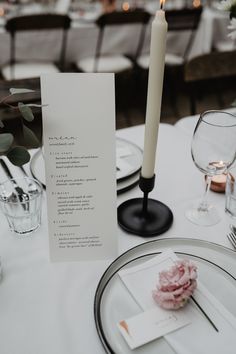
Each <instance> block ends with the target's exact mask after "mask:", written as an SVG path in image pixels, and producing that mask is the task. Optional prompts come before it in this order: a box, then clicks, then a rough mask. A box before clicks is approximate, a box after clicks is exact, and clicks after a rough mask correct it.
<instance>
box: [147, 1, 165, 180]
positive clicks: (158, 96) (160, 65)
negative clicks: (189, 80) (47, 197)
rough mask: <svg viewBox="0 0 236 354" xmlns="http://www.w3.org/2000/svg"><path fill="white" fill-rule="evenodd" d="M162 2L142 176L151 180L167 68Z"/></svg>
mask: <svg viewBox="0 0 236 354" xmlns="http://www.w3.org/2000/svg"><path fill="white" fill-rule="evenodd" d="M163 3H164V0H160V4H161V7H160V10H158V11H157V12H156V15H155V18H154V20H153V22H152V31H151V45H150V63H149V75H148V93H147V108H146V119H145V137H144V151H143V164H142V170H141V175H142V177H144V178H151V177H153V175H154V169H155V159H156V147H157V138H158V129H159V124H160V114H161V100H162V89H163V77H164V67H165V51H166V35H167V22H166V19H165V12H164V10H163V9H162V6H163Z"/></svg>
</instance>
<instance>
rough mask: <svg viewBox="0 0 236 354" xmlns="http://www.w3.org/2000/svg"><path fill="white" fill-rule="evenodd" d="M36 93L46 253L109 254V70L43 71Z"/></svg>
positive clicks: (112, 231) (112, 251)
mask: <svg viewBox="0 0 236 354" xmlns="http://www.w3.org/2000/svg"><path fill="white" fill-rule="evenodd" d="M41 96H42V104H43V105H44V106H43V109H42V114H43V141H44V159H45V171H46V172H45V173H46V185H47V208H48V226H49V245H50V255H51V259H52V260H53V261H76V260H99V259H112V258H114V257H115V256H116V253H117V241H116V230H117V220H116V163H115V162H116V161H115V95H114V75H113V74H79V73H78V74H75V73H69V74H61V73H60V74H52V75H42V76H41Z"/></svg>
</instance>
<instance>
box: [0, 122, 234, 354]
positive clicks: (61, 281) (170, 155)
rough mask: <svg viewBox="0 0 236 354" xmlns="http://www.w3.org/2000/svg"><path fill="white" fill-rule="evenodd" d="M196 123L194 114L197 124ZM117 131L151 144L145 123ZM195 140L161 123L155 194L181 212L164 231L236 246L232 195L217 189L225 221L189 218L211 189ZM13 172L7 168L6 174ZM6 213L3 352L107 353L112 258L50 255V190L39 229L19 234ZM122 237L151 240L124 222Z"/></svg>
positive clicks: (0, 320) (0, 324) (0, 312)
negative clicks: (103, 306)
mask: <svg viewBox="0 0 236 354" xmlns="http://www.w3.org/2000/svg"><path fill="white" fill-rule="evenodd" d="M186 122H188V120H186ZM194 124H195V121H194V120H193V124H192V128H190V130H191V129H192V130H193V128H194ZM117 136H119V137H122V138H125V139H128V140H130V141H133V142H135V143H136V144H138V145H139V146H140V147H143V137H144V126H143V125H141V126H136V127H132V128H127V129H123V130H119V131H117ZM190 141H191V134H188V133H186V132H185V131H183V130H182V129H181V128H177V127H175V126H171V125H168V124H161V126H160V130H159V139H158V148H157V159H156V184H155V188H154V190H153V192H152V193H151V197H152V198H154V199H155V198H156V199H159V200H160V201H162V202H164V203H166V204H167V205H168V206H169V207H170V208H171V209H172V211H173V214H174V222H173V225H172V227H171V228H170V229H169V231H168V232H166V233H165V234H163V235H162V237H167V238H168V237H174V238H175V237H186V238H197V239H203V240H209V241H212V242H216V243H219V244H221V245H224V246H228V247H230V244H229V241H228V240H227V238H226V233H227V232H228V231H229V223H230V219H229V218H228V217H227V216H226V214H225V213H224V202H225V200H224V199H225V198H224V195H222V194H216V193H213V192H210V197H211V199H212V201H213V202H214V203H215V204H216V205H217V207H218V209H219V211H220V214H221V217H222V220H221V222H220V223H219V224H217V225H215V226H212V227H199V226H196V225H194V224H192V223H190V222H189V221H187V219H186V218H185V215H184V211H185V209H186V207H187V206H188V205H189V203H190V202H191V201H192V199H193V198H195V197H197V196H201V195H202V193H203V189H204V179H203V175H202V173H200V172H199V171H198V170H197V168H196V167H195V166H194V164H193V162H192V160H191V155H190ZM12 172H13V173H14V176H16V175H17V174H21V171H20V170H18V169H14V168H12ZM5 178H6V177H5V176H4V173H3V171H1V170H0V181H3V180H4V179H5ZM137 196H141V192H140V190H139V188H138V187H136V188H134V189H133V190H131V191H129V192H126V193H124V194H123V195H120V196H119V197H118V198H117V204H118V205H119V204H120V203H121V202H123V201H125V200H127V199H130V198H132V197H137ZM101 206H102V205H101ZM0 220H1V228H0V255H1V260H2V264H3V271H4V276H3V279H2V282H1V283H0V348H1V349H0V352H1V354H32V353H33V354H65V353H66V354H85V353H86V354H87V353H88V354H95V353H96V354H103V353H104V349H103V347H102V345H101V343H100V340H99V338H98V335H97V333H96V328H95V323H94V318H93V301H94V295H95V290H96V287H97V284H98V282H99V279H100V278H101V276H102V274H103V272H104V271H105V269H106V268H107V266H108V265H109V263H110V262H109V261H99V262H98V261H97V262H71V263H70V262H68V263H51V262H50V260H49V249H48V233H47V217H46V201H45V195H44V200H43V218H42V226H41V228H40V229H39V230H38V231H36V232H35V233H34V234H31V235H30V236H28V237H17V236H16V235H15V234H13V233H11V232H10V231H9V229H8V225H7V223H6V220H5V217H4V216H3V215H1V219H0ZM117 237H118V244H119V250H118V253H119V254H121V253H122V252H124V251H126V250H127V249H129V248H130V247H133V246H135V245H137V244H139V243H142V242H145V241H147V240H150V239H151V238H149V239H143V238H141V237H138V236H134V235H129V234H126V233H125V232H123V231H122V230H121V229H120V228H119V227H117ZM152 239H155V237H154V238H152Z"/></svg>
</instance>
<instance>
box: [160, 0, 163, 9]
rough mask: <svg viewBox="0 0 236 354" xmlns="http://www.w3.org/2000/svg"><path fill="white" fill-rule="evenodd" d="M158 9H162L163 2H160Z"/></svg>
mask: <svg viewBox="0 0 236 354" xmlns="http://www.w3.org/2000/svg"><path fill="white" fill-rule="evenodd" d="M160 10H163V2H162V1H161V2H160Z"/></svg>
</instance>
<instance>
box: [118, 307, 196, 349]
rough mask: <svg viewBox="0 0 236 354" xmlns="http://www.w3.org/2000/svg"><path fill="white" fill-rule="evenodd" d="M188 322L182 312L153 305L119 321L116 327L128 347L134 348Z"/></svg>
mask: <svg viewBox="0 0 236 354" xmlns="http://www.w3.org/2000/svg"><path fill="white" fill-rule="evenodd" d="M189 323H190V321H189V319H188V317H187V316H186V314H185V313H184V312H177V311H165V310H162V309H161V308H159V307H155V308H153V309H151V310H147V311H145V312H141V313H140V314H139V315H137V316H134V317H131V318H129V319H126V320H123V321H120V322H119V323H118V328H119V330H120V332H121V334H122V335H123V337H124V338H125V340H126V342H127V343H128V345H129V347H130V348H131V349H135V348H137V347H140V346H141V345H143V344H146V343H148V342H151V341H152V340H154V339H157V338H159V337H162V336H164V335H165V334H167V333H170V332H172V331H175V330H177V329H178V328H181V327H183V326H186V325H187V324H189Z"/></svg>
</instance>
